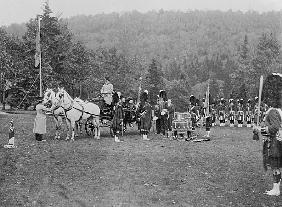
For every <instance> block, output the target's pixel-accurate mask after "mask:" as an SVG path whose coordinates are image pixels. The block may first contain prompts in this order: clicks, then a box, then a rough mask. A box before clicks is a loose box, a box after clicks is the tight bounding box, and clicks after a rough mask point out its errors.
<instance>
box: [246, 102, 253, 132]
mask: <svg viewBox="0 0 282 207" xmlns="http://www.w3.org/2000/svg"><path fill="white" fill-rule="evenodd" d="M246 122H247V127H251V125H252V110H251V99H248V102H247V106H246Z"/></svg>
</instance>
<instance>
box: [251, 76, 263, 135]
mask: <svg viewBox="0 0 282 207" xmlns="http://www.w3.org/2000/svg"><path fill="white" fill-rule="evenodd" d="M262 87H263V76H260V81H259V100H258V116H257V127H258V126H259V116H260V105H261V94H262ZM253 140H259V132H258V131H256V130H254V131H253Z"/></svg>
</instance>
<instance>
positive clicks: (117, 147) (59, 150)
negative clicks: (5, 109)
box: [0, 114, 282, 207]
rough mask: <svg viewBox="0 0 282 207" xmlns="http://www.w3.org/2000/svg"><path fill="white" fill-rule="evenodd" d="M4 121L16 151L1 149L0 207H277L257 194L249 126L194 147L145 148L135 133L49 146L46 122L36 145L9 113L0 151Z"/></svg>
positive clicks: (219, 132)
mask: <svg viewBox="0 0 282 207" xmlns="http://www.w3.org/2000/svg"><path fill="white" fill-rule="evenodd" d="M11 118H13V119H14V121H15V128H16V144H17V146H18V147H17V148H16V149H4V148H3V147H1V148H0V157H1V159H0V206H5V207H18V206H44V207H47V206H56V207H72V206H73V207H93V206H96V207H99V206H106V207H107V206H126V207H127V206H130V207H131V206H140V207H142V206H185V207H189V206H282V200H281V196H278V197H268V196H266V195H264V194H263V193H264V191H265V190H266V189H270V188H271V187H272V180H271V174H270V173H265V172H264V171H263V168H262V156H261V142H255V141H253V140H252V131H251V129H249V128H228V127H223V128H219V127H215V128H213V129H212V130H213V131H212V140H211V141H209V142H201V143H193V142H186V141H176V140H173V141H171V140H168V139H163V137H162V136H160V135H155V134H150V135H149V137H150V138H152V140H151V141H146V142H145V141H142V140H141V139H140V136H139V134H138V132H137V130H136V129H130V131H129V132H127V133H126V134H125V136H124V137H122V139H123V140H124V142H122V143H115V142H114V141H113V138H111V137H110V135H109V130H108V129H103V131H102V137H101V140H95V139H93V138H90V137H88V136H86V135H85V134H84V135H83V136H81V137H79V138H77V139H76V140H75V141H74V142H70V141H68V142H67V141H64V140H63V139H62V140H54V123H53V120H52V119H51V117H49V118H48V120H47V123H48V126H47V131H48V133H47V135H46V138H47V142H43V143H37V142H36V141H35V140H34V136H33V134H32V128H33V119H34V115H27V114H25V115H23V114H13V115H5V116H4V115H2V116H1V117H0V119H1V123H3V124H1V126H0V137H1V138H0V144H1V146H3V145H4V144H6V143H7V141H8V129H9V126H8V123H9V121H10V119H11ZM198 130H199V133H200V134H203V133H204V131H203V130H202V129H198ZM65 134H66V133H65V132H63V135H62V136H63V137H65Z"/></svg>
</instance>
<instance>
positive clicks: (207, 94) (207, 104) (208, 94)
mask: <svg viewBox="0 0 282 207" xmlns="http://www.w3.org/2000/svg"><path fill="white" fill-rule="evenodd" d="M209 102H210V80H209V82H208V88H207V91H206V100H205V105H206V116H208V115H209V113H210V112H209V105H210V103H209Z"/></svg>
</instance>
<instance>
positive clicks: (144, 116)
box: [138, 92, 152, 140]
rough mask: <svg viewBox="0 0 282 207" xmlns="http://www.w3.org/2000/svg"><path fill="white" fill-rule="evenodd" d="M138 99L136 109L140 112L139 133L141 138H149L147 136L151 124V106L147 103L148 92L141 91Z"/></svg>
mask: <svg viewBox="0 0 282 207" xmlns="http://www.w3.org/2000/svg"><path fill="white" fill-rule="evenodd" d="M140 99H141V103H140V105H139V109H138V113H139V114H140V133H141V135H142V138H143V140H149V139H148V137H147V136H148V133H149V131H150V129H151V126H152V107H151V105H150V104H149V103H148V94H147V93H146V92H144V93H143V95H142V97H141V98H140Z"/></svg>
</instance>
